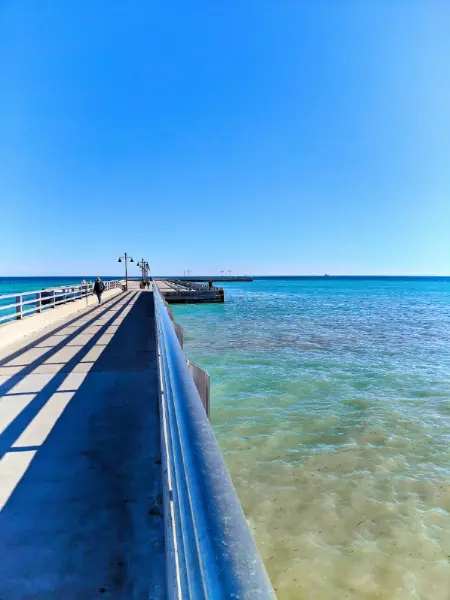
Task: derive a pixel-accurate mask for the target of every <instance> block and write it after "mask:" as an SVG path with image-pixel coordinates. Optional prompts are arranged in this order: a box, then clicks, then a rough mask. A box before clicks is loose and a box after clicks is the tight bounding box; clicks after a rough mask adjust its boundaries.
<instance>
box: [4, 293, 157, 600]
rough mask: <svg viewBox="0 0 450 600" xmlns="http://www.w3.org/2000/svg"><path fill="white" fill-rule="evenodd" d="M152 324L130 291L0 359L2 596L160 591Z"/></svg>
mask: <svg viewBox="0 0 450 600" xmlns="http://www.w3.org/2000/svg"><path fill="white" fill-rule="evenodd" d="M154 328H155V322H154V309H153V294H152V293H151V292H146V291H139V290H137V289H135V290H133V289H131V290H130V291H129V292H127V293H123V294H120V295H119V296H117V297H114V298H112V299H110V300H108V301H107V302H105V303H104V304H103V305H102V306H100V307H95V308H87V309H86V310H85V311H82V312H81V313H77V314H76V316H75V317H74V318H70V317H68V318H67V319H66V321H64V323H63V324H61V323H59V325H58V326H55V327H52V328H51V329H50V330H49V329H46V330H43V331H41V333H40V334H35V335H34V336H33V337H32V338H27V339H26V340H25V341H23V342H21V343H19V344H16V345H15V346H8V348H7V349H5V350H3V352H2V354H0V557H1V559H0V598H1V599H2V600H19V599H20V600H26V599H28V598H29V599H31V598H33V599H41V598H42V599H44V598H45V599H49V600H51V599H55V600H56V599H58V600H59V599H60V598H66V599H67V600H70V599H76V600H78V599H80V600H81V599H83V600H89V599H91V598H100V597H101V598H114V599H117V598H120V599H122V598H123V599H125V598H127V599H128V598H129V599H136V600H140V599H142V600H144V599H146V600H148V599H149V598H150V599H155V600H157V599H159V598H165V597H166V593H165V555H164V553H165V550H164V519H163V501H162V481H161V478H162V474H161V450H160V435H159V431H160V429H159V409H158V381H157V363H156V346H155V330H154ZM0 335H1V330H0Z"/></svg>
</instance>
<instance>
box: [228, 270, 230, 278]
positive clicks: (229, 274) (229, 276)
mask: <svg viewBox="0 0 450 600" xmlns="http://www.w3.org/2000/svg"><path fill="white" fill-rule="evenodd" d="M228 277H231V269H228Z"/></svg>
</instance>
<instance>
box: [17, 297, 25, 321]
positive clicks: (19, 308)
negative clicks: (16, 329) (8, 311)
mask: <svg viewBox="0 0 450 600" xmlns="http://www.w3.org/2000/svg"><path fill="white" fill-rule="evenodd" d="M22 302H23V296H22V294H20V295H19V296H16V319H21V318H22V316H23V315H22Z"/></svg>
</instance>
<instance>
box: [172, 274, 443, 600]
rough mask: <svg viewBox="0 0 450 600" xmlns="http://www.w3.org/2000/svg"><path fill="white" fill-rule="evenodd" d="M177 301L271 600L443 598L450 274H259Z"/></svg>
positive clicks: (187, 348)
mask: <svg viewBox="0 0 450 600" xmlns="http://www.w3.org/2000/svg"><path fill="white" fill-rule="evenodd" d="M174 309H175V310H174V312H175V316H176V319H177V321H178V322H179V323H181V324H182V325H183V326H184V327H185V351H186V354H187V356H188V358H190V359H191V360H192V361H193V362H196V363H197V364H199V365H200V366H202V367H203V368H206V369H207V370H208V371H209V373H210V375H211V380H212V389H211V391H212V415H211V418H212V422H213V425H214V429H215V433H216V435H217V438H218V441H219V445H220V448H221V450H222V451H223V453H224V456H225V460H226V463H227V465H228V468H229V470H230V473H231V475H232V478H233V481H234V483H235V486H236V488H237V491H238V494H239V497H240V499H241V502H242V504H243V507H244V510H245V513H246V515H247V517H248V519H249V522H250V524H251V526H252V528H253V530H254V534H255V537H256V541H257V544H258V547H259V549H260V551H261V553H262V556H263V558H264V561H265V564H266V566H267V569H268V572H269V575H270V576H271V579H272V581H273V583H274V586H275V588H276V589H277V593H278V597H279V599H280V600H282V599H287V598H295V599H300V600H303V599H308V600H316V599H317V600H325V599H342V598H348V599H357V598H358V599H370V600H372V599H380V600H381V599H383V600H406V599H408V600H411V599H415V598H420V599H426V600H428V599H429V600H444V599H445V600H447V599H449V598H450V535H449V531H450V462H449V459H450V451H449V440H450V385H449V373H450V281H448V280H419V281H417V280H406V281H405V280H384V281H377V280H367V281H364V280H332V279H331V280H327V279H321V280H292V279H291V280H258V281H255V282H254V283H252V284H246V283H243V284H228V285H227V286H226V303H225V304H224V305H209V306H206V305H196V306H195V305H194V306H189V305H187V306H176V307H174Z"/></svg>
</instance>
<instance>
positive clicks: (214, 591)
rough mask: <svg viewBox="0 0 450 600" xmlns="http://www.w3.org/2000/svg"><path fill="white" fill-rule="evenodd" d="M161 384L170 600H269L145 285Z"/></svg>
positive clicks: (170, 333)
mask: <svg viewBox="0 0 450 600" xmlns="http://www.w3.org/2000/svg"><path fill="white" fill-rule="evenodd" d="M153 290H154V299H155V318H156V330H157V344H158V366H159V379H160V386H161V396H160V397H161V406H160V408H161V440H162V441H161V444H162V456H163V461H162V464H163V473H164V490H163V491H164V509H165V510H164V516H165V525H166V557H167V558H166V568H167V581H168V597H169V599H170V600H175V599H176V600H228V599H231V598H233V599H241V600H269V599H271V600H273V599H275V593H274V591H273V588H272V586H271V583H270V581H269V578H268V576H267V573H266V571H265V568H264V565H263V562H262V560H261V557H260V555H259V553H258V550H257V548H256V545H255V542H254V540H253V536H252V534H251V532H250V530H249V527H248V525H247V521H246V519H245V516H244V513H243V511H242V508H241V505H240V503H239V500H238V498H237V495H236V492H235V489H234V487H233V484H232V482H231V478H230V476H229V474H228V471H227V469H226V466H225V463H224V461H223V457H222V455H221V453H220V451H219V448H218V446H217V442H216V439H215V436H214V433H213V431H212V428H211V425H210V423H209V421H208V418H207V415H206V413H205V410H204V408H203V406H202V403H201V400H200V397H199V394H198V392H197V389H196V387H195V384H194V381H193V379H192V376H191V373H190V372H189V370H188V366H187V364H186V358H185V356H184V354H183V351H182V349H181V347H180V344H179V343H178V339H177V337H176V334H175V330H174V328H173V326H172V322H171V320H170V317H169V314H168V312H167V310H166V306H165V302H164V300H163V298H162V296H161V293H160V292H159V290H158V286H156V285H155V286H153Z"/></svg>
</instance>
